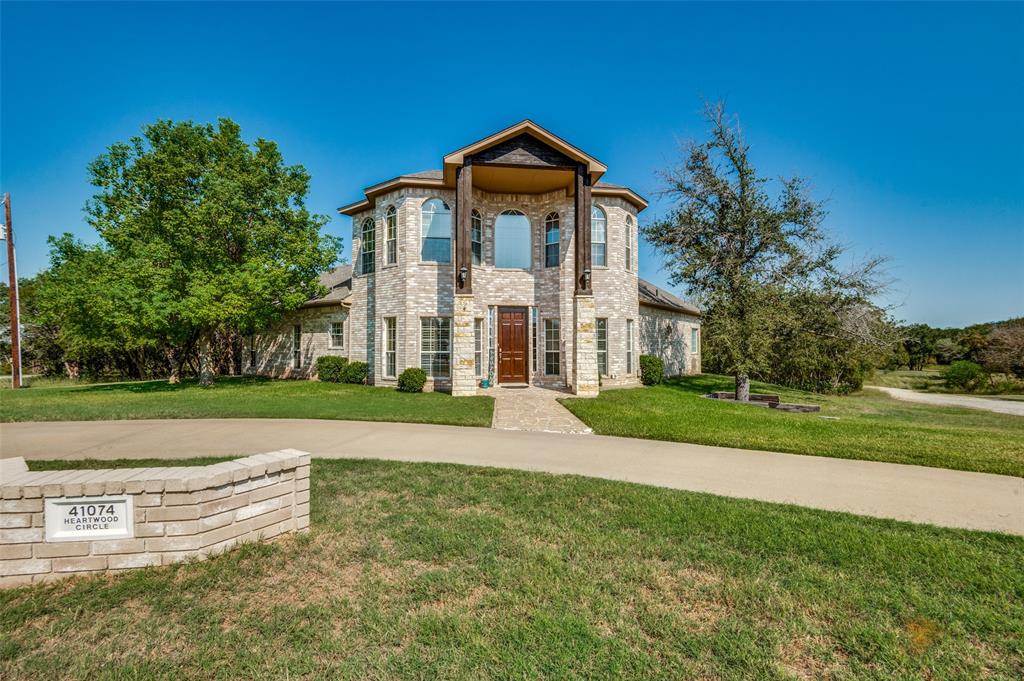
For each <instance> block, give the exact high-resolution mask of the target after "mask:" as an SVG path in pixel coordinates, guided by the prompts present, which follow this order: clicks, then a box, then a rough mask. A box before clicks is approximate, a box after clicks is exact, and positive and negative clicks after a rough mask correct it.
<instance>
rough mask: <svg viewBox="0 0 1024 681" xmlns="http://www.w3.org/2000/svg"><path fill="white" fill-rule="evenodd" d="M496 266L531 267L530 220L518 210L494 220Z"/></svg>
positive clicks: (504, 213) (510, 211)
mask: <svg viewBox="0 0 1024 681" xmlns="http://www.w3.org/2000/svg"><path fill="white" fill-rule="evenodd" d="M494 266H495V267H515V268H521V269H529V268H530V220H529V218H527V217H526V215H525V214H523V213H521V212H519V211H518V210H506V211H505V212H503V213H502V214H501V215H499V216H498V217H497V218H496V219H495V220H494Z"/></svg>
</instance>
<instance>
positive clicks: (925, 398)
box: [864, 385, 1024, 416]
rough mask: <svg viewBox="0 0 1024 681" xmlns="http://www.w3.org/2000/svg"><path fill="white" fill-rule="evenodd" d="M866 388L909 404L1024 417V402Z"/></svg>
mask: <svg viewBox="0 0 1024 681" xmlns="http://www.w3.org/2000/svg"><path fill="white" fill-rule="evenodd" d="M864 387H865V388H871V389H872V390H881V391H882V392H884V393H886V394H887V395H889V396H890V397H894V398H896V399H897V400H906V401H907V402H920V403H921V404H931V405H936V406H940V407H966V408H967V409H985V410H986V411H994V412H996V413H997V414H1012V415H1013V416H1024V402H1014V401H1011V400H993V399H986V398H984V397H971V396H970V395H945V394H942V393H922V392H918V391H916V390H907V389H905V388H886V387H884V386H880V385H866V386H864Z"/></svg>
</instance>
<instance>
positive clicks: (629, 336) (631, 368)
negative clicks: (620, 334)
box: [626, 319, 636, 376]
mask: <svg viewBox="0 0 1024 681" xmlns="http://www.w3.org/2000/svg"><path fill="white" fill-rule="evenodd" d="M634 335H635V333H634V328H633V320H632V319H627V320H626V375H627V376H633V375H634V374H635V373H636V371H635V370H636V363H635V362H634V361H633V360H634V357H633V344H634Z"/></svg>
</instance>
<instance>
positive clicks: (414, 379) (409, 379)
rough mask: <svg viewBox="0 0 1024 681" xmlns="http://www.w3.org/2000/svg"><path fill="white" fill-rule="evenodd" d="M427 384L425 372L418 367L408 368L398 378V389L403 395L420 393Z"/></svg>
mask: <svg viewBox="0 0 1024 681" xmlns="http://www.w3.org/2000/svg"><path fill="white" fill-rule="evenodd" d="M426 383H427V372H426V371H424V370H423V369H420V368H419V367H409V368H408V369H406V370H405V371H403V372H402V374H401V375H400V376H399V377H398V389H399V390H400V391H402V392H403V393H421V392H423V386H424V385H426Z"/></svg>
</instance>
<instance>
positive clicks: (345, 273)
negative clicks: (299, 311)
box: [303, 265, 352, 307]
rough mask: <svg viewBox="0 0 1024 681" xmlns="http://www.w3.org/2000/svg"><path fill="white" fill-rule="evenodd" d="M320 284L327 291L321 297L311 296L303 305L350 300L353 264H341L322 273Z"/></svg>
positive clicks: (335, 303) (339, 303)
mask: <svg viewBox="0 0 1024 681" xmlns="http://www.w3.org/2000/svg"><path fill="white" fill-rule="evenodd" d="M319 279H320V285H321V286H323V287H324V288H326V289H327V293H325V294H324V295H322V296H320V297H319V298H310V299H309V300H307V301H306V302H305V303H304V304H303V307H318V306H320V305H342V304H344V303H347V302H348V298H349V296H350V295H351V294H352V265H339V266H338V267H335V268H334V269H332V270H327V271H326V272H321V273H320V277H319Z"/></svg>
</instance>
